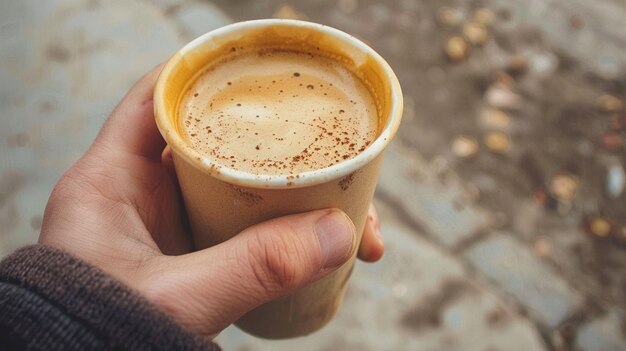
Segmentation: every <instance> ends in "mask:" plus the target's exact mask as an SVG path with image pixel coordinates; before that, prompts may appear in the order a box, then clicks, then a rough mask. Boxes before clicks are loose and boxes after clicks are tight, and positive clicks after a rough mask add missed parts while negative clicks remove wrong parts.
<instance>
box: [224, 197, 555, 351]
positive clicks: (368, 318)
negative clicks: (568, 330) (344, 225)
mask: <svg viewBox="0 0 626 351" xmlns="http://www.w3.org/2000/svg"><path fill="white" fill-rule="evenodd" d="M377 207H378V208H379V211H380V214H381V217H382V220H383V225H382V231H383V235H384V236H385V246H386V251H385V256H384V257H383V259H382V260H381V261H380V262H379V263H375V264H365V263H362V262H358V263H357V265H356V267H355V269H354V272H353V275H352V278H351V280H350V283H349V288H348V293H347V296H346V298H345V301H344V305H343V306H342V308H341V310H340V312H339V314H338V316H337V317H336V318H335V319H334V320H333V321H332V322H331V323H330V324H329V325H328V326H326V327H325V328H323V329H322V330H321V331H319V332H317V333H314V334H312V335H310V336H307V337H304V338H298V339H292V340H282V341H265V340H260V339H257V338H254V337H251V336H248V335H247V334H245V333H243V332H241V331H239V330H238V329H237V328H236V327H230V328H228V329H227V330H226V331H224V332H223V333H222V334H221V335H220V336H219V337H218V338H217V342H218V343H220V345H221V346H222V347H224V349H225V350H234V351H244V350H275V351H281V350H300V349H306V350H346V351H350V350H355V351H356V350H360V351H367V350H394V351H396V350H448V351H455V350H458V351H461V350H463V351H473V350H476V351H484V350H512V351H513V350H519V351H526V350H537V351H540V350H545V347H544V345H543V341H542V340H541V337H540V336H539V333H538V332H537V331H536V330H535V328H534V326H533V325H532V324H531V323H530V322H529V321H528V320H527V319H525V318H523V317H520V316H519V314H517V313H515V312H513V311H511V309H510V308H508V307H507V306H506V305H504V304H503V303H502V302H500V300H499V299H498V298H497V297H496V296H495V295H493V294H492V293H489V292H488V291H486V290H483V289H481V288H479V287H478V286H476V285H474V284H473V283H472V282H471V281H469V280H468V279H467V278H466V276H467V272H466V271H465V270H464V268H463V266H462V265H461V264H460V263H459V262H458V260H456V259H455V258H454V257H453V256H450V255H448V254H446V253H444V252H442V251H440V250H439V249H437V248H436V247H435V246H433V244H432V243H429V242H428V241H427V240H424V239H422V238H421V235H420V234H419V233H416V232H414V231H412V230H410V229H408V228H407V227H405V226H403V225H401V224H399V222H398V219H397V218H395V215H394V212H395V211H393V210H392V209H390V208H389V207H387V206H386V205H384V204H383V203H378V205H377Z"/></svg>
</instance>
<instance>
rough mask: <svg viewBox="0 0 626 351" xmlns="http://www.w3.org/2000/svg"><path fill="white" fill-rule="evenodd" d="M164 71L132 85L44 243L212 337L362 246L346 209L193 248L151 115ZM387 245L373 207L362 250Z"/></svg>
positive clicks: (68, 183)
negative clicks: (99, 270) (155, 92)
mask: <svg viewBox="0 0 626 351" xmlns="http://www.w3.org/2000/svg"><path fill="white" fill-rule="evenodd" d="M158 72H159V68H156V69H154V70H152V71H151V72H150V73H148V74H147V75H146V76H144V77H143V78H142V79H141V80H140V81H139V82H138V83H137V84H136V85H135V86H134V87H133V88H132V89H131V90H130V92H129V93H128V95H127V96H126V97H125V98H124V99H123V100H122V102H121V103H120V104H119V105H118V106H117V108H116V109H115V110H114V111H113V113H112V114H111V116H110V117H109V119H108V120H107V122H106V123H105V125H104V127H103V128H102V130H101V131H100V133H99V134H98V136H97V138H96V140H95V142H94V143H93V145H92V146H91V147H90V148H89V150H87V152H86V153H85V155H83V157H82V158H81V159H80V160H78V162H77V163H76V164H75V165H74V166H72V167H71V168H70V169H69V170H68V171H67V172H66V173H65V175H63V177H62V178H61V180H59V182H58V184H57V185H56V186H55V188H54V190H53V191H52V194H51V196H50V199H49V201H48V204H47V207H46V211H45V215H44V221H43V226H42V229H41V236H40V238H39V241H40V243H42V244H46V245H50V246H54V247H58V248H60V249H63V250H65V251H67V252H70V253H72V254H74V255H75V256H78V257H79V258H81V259H83V260H85V261H87V262H89V263H91V264H93V265H95V266H97V267H99V268H100V269H102V270H103V271H105V272H107V273H109V274H111V275H113V276H114V277H116V278H118V279H120V280H121V281H123V282H124V283H126V284H127V285H129V286H130V287H132V288H134V289H135V290H137V291H138V292H140V293H142V294H143V295H144V296H146V297H147V298H148V300H150V301H152V302H153V303H155V304H156V305H157V306H159V307H160V308H161V309H162V310H164V311H165V312H167V313H169V314H171V315H172V316H173V317H174V318H175V319H177V320H178V321H179V322H180V323H182V324H183V325H185V326H186V327H188V328H190V329H191V330H192V331H194V332H196V333H199V334H201V335H205V336H211V335H214V334H216V333H218V332H219V331H221V330H222V329H224V328H226V327H227V326H228V325H229V324H230V323H232V322H234V321H236V320H237V319H238V318H239V317H240V316H241V315H243V314H244V313H246V312H247V311H249V310H251V309H253V308H254V307H256V306H258V305H260V304H262V303H264V302H267V301H270V300H272V299H275V298H277V297H280V296H283V295H286V294H289V293H290V292H292V291H294V290H296V289H298V288H299V287H302V286H304V285H306V284H308V283H311V282H313V281H315V280H317V279H319V278H321V277H323V276H325V275H327V274H329V273H331V272H332V271H334V270H335V269H336V268H338V267H339V266H340V265H341V264H342V263H344V262H345V261H346V260H347V259H348V257H349V256H350V255H351V253H352V252H354V251H353V250H355V249H356V248H355V247H354V246H355V245H354V242H355V229H354V225H353V224H352V222H351V221H350V220H349V219H348V217H347V216H346V215H345V214H343V212H341V211H339V210H320V211H313V212H309V213H303V214H298V215H292V216H287V217H282V218H278V219H274V220H271V221H268V222H265V223H261V224H258V225H255V226H253V227H251V228H248V229H246V230H244V231H243V232H241V233H240V234H239V235H237V236H235V237H233V238H232V239H230V240H228V241H226V242H224V243H222V244H219V245H216V246H214V247H211V248H208V249H205V250H201V251H197V252H192V245H191V242H190V239H189V230H188V228H187V224H186V222H185V214H184V210H183V206H182V200H181V196H180V192H179V189H178V183H177V181H176V178H175V174H174V172H173V167H172V161H171V154H170V152H169V149H168V148H166V147H165V142H164V141H163V139H162V138H161V135H160V134H159V132H158V130H157V127H156V123H155V121H154V115H153V106H152V92H153V88H154V83H155V81H156V77H157V75H158ZM295 233H297V235H295ZM329 234H331V235H329ZM382 253H383V243H382V239H381V236H380V226H379V221H378V216H377V215H376V211H375V210H374V208H373V207H371V208H370V215H369V217H368V221H367V224H366V229H365V232H364V234H363V239H362V241H361V245H360V248H359V252H358V255H359V257H360V258H361V259H363V260H365V261H370V262H371V261H376V260H378V259H379V258H380V257H381V256H382ZM235 277H236V278H235Z"/></svg>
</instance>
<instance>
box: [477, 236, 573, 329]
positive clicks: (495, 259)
mask: <svg viewBox="0 0 626 351" xmlns="http://www.w3.org/2000/svg"><path fill="white" fill-rule="evenodd" d="M498 234H500V235H497V236H494V237H493V238H490V239H488V240H485V241H483V242H481V243H479V244H476V245H474V246H472V247H471V248H469V249H468V250H467V252H466V253H465V256H466V257H467V258H468V259H469V261H470V262H471V263H472V264H473V265H474V266H475V267H476V269H478V270H479V271H480V272H482V273H483V274H485V275H486V276H487V277H488V278H490V279H491V280H493V281H494V282H495V283H496V284H497V285H498V286H500V287H501V288H502V289H503V290H504V291H506V292H507V293H509V294H511V295H513V296H514V297H515V298H516V299H517V300H518V301H519V302H520V303H521V304H522V305H523V306H524V307H526V308H527V309H528V310H529V311H530V312H531V313H532V314H533V315H535V316H536V317H537V318H538V319H539V320H540V321H541V322H543V323H545V324H546V325H548V326H549V327H552V328H555V327H557V326H558V325H559V324H560V323H561V322H563V321H564V320H565V319H566V318H567V317H569V316H571V315H572V314H573V313H574V312H575V311H576V310H577V309H578V308H579V307H580V306H581V304H582V298H581V296H580V295H579V294H578V293H576V291H575V290H574V289H573V288H572V287H571V286H569V284H568V283H567V282H566V281H565V280H564V279H563V278H561V277H560V276H559V275H558V274H557V273H556V272H554V271H553V270H552V269H551V268H550V267H549V266H547V265H546V264H543V263H542V262H541V261H539V260H538V258H537V257H536V256H535V255H534V254H533V253H532V251H530V250H528V248H526V247H525V246H523V245H522V244H521V243H519V242H518V241H516V240H515V239H514V238H512V236H511V235H512V234H511V233H498Z"/></svg>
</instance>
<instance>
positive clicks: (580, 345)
mask: <svg viewBox="0 0 626 351" xmlns="http://www.w3.org/2000/svg"><path fill="white" fill-rule="evenodd" d="M444 6H448V7H444ZM442 7H443V8H442ZM480 8H487V9H488V10H487V11H484V10H479V9H480ZM477 10H478V11H477ZM477 14H478V15H477ZM272 16H278V17H299V18H308V19H310V20H313V21H316V22H321V23H325V24H328V25H331V26H334V27H337V28H339V29H343V30H345V31H347V32H349V33H352V34H354V35H356V36H358V37H360V38H362V39H363V40H365V41H366V42H368V43H370V44H371V45H372V46H373V47H374V48H375V49H376V50H377V51H379V52H380V53H381V54H382V55H383V56H384V57H385V58H386V59H387V60H388V61H389V63H390V64H391V65H392V67H393V68H394V69H395V71H396V73H397V74H398V76H399V78H400V81H401V84H402V86H403V91H404V94H405V101H406V108H405V114H404V120H403V124H402V127H401V130H400V132H399V135H398V137H397V140H396V141H395V142H394V143H393V144H392V146H391V147H390V148H389V150H388V151H387V154H386V159H385V164H384V166H383V171H382V174H381V179H380V182H379V186H378V189H377V193H376V204H377V207H378V208H379V211H380V214H381V218H382V221H383V234H384V236H385V242H386V252H385V257H384V258H383V259H382V260H381V261H380V262H379V263H376V264H364V263H358V264H357V265H356V267H355V270H354V273H353V276H352V278H351V281H350V285H349V289H348V293H347V297H346V300H345V303H344V305H343V307H342V309H341V310H340V312H339V315H338V316H337V318H335V319H334V320H333V321H332V322H331V323H330V324H329V325H328V326H326V327H325V328H324V329H322V330H321V331H319V332H317V333H314V334H312V335H310V336H307V337H305V338H298V339H293V340H284V341H267V340H262V339H257V338H254V337H251V336H248V335H246V334H245V333H243V332H241V331H239V330H238V329H236V328H235V327H231V328H228V329H227V330H225V331H224V332H223V333H222V334H221V335H220V336H218V338H217V341H218V342H219V343H220V344H221V345H222V346H223V347H224V349H226V350H238V351H244V350H293V349H303V350H337V349H342V350H477V351H488V350H489V351H495V350H554V351H557V350H559V351H560V350H581V351H617V350H626V314H625V306H626V275H625V274H624V272H625V271H626V255H625V249H626V240H625V239H626V234H625V233H626V230H625V228H626V216H625V215H624V212H623V211H624V210H623V209H624V208H626V196H625V195H624V192H623V188H624V185H623V172H624V171H623V166H624V160H626V153H625V150H624V126H625V125H626V122H623V121H624V120H623V119H622V118H626V115H624V106H623V105H624V101H626V56H625V55H624V54H623V53H624V51H625V50H626V32H624V31H623V30H622V29H621V28H622V24H623V23H624V21H625V20H626V3H624V2H623V1H621V0H599V1H594V2H587V1H583V0H534V1H530V2H528V1H516V0H509V1H505V0H485V1H470V0H463V1H461V0H458V1H444V2H442V1H435V0H424V1H410V0H390V1H371V0H339V1H329V0H315V1H306V2H305V1H300V2H299V1H287V2H285V1H275V0H258V1H243V0H237V1H233V0H216V1H212V2H209V1H199V0H198V1H190V0H137V1H132V2H131V1H121V0H110V1H102V0H100V1H98V0H48V1H46V2H42V1H38V0H22V1H0V111H2V112H1V114H0V118H1V122H2V124H3V127H2V128H1V129H0V145H1V146H0V226H1V227H2V228H3V230H2V232H1V233H0V256H4V255H7V254H9V253H10V252H12V251H13V250H15V249H16V248H18V247H20V246H22V245H25V244H28V243H34V242H35V241H36V239H37V235H38V232H39V229H40V226H41V221H42V213H43V209H44V207H45V202H46V199H47V197H48V195H49V193H50V191H51V189H52V187H53V186H54V184H55V182H56V181H57V180H58V178H59V177H60V176H61V174H62V173H63V172H64V170H65V169H67V168H68V167H69V166H70V165H71V164H72V163H73V162H74V161H75V160H76V159H77V158H78V157H79V156H80V155H81V154H82V152H84V150H86V148H87V147H88V146H89V144H90V142H91V141H92V140H93V138H94V136H95V135H96V133H97V131H98V130H99V128H100V127H101V125H102V123H103V122H104V120H105V118H106V116H107V115H108V113H109V112H110V111H111V110H112V109H113V107H114V106H115V105H116V103H117V101H118V100H119V99H120V98H121V97H122V96H123V95H124V93H125V92H126V91H127V89H128V88H129V87H130V86H131V85H132V83H133V82H134V81H136V80H137V79H138V78H139V77H140V76H141V75H142V74H143V73H144V72H146V71H147V70H149V69H150V68H151V67H153V66H154V65H156V64H157V63H159V62H162V61H164V60H166V59H167V58H168V57H169V56H170V55H172V54H173V53H174V52H175V51H176V50H177V49H178V48H180V47H181V46H182V45H184V44H185V43H186V42H188V41H189V40H191V39H193V38H195V37H197V36H198V35H200V34H203V33H205V32H207V31H210V30H211V29H214V28H218V27H220V26H222V25H225V24H227V23H230V22H232V21H238V20H244V19H251V18H267V17H272ZM468 22H471V23H472V24H475V22H481V24H482V25H484V27H485V28H487V29H486V30H483V29H481V28H483V27H481V28H478V29H476V28H467V27H468V25H467V23H468ZM455 36H458V37H459V38H462V37H465V39H460V40H461V41H462V43H466V44H467V43H468V42H470V44H471V45H466V46H463V45H462V47H461V49H463V50H461V51H458V50H456V51H455V50H451V49H450V50H451V51H450V50H449V51H448V52H447V54H446V51H445V48H446V45H450V41H449V39H450V38H451V37H455ZM456 48H457V49H458V47H456ZM620 103H621V105H620ZM620 106H621V107H620ZM622 122H623V123H622ZM620 170H621V172H620ZM620 174H621V175H620ZM620 179H621V181H620Z"/></svg>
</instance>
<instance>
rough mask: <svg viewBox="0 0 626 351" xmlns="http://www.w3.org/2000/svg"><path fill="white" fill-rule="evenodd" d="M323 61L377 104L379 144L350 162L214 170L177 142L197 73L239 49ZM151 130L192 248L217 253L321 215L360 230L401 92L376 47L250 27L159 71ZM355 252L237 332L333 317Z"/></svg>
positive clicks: (308, 327) (296, 24)
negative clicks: (165, 159) (174, 182)
mask: <svg viewBox="0 0 626 351" xmlns="http://www.w3.org/2000/svg"><path fill="white" fill-rule="evenodd" d="M242 48H246V49H247V50H250V49H251V48H253V49H258V50H263V49H275V50H288V51H294V52H301V53H317V54H319V53H323V54H324V55H325V56H327V57H331V58H333V59H335V60H336V62H337V64H338V65H345V66H346V67H347V68H349V69H350V70H351V71H352V72H353V73H354V74H355V75H356V76H357V77H359V78H360V79H361V80H362V81H363V82H365V83H366V85H367V87H368V89H369V91H370V92H371V93H372V94H373V95H374V96H375V101H376V105H377V106H376V109H377V117H378V127H377V131H376V137H375V138H374V139H373V141H372V142H371V143H369V144H368V146H367V147H366V148H364V149H363V150H361V151H360V152H359V153H358V154H356V155H355V156H354V157H352V158H349V159H346V160H344V161H341V162H338V163H336V164H333V165H331V166H328V167H323V168H319V169H312V170H308V171H305V172H301V173H297V174H258V173H251V172H246V171H242V170H238V169H236V168H232V167H229V166H227V165H225V164H222V163H219V162H216V161H215V159H212V158H210V157H208V156H206V155H205V154H203V153H201V152H200V151H199V150H197V149H196V148H194V147H193V145H192V144H191V143H189V141H188V140H187V139H186V138H185V137H184V131H183V130H182V128H181V124H180V118H181V116H180V113H179V105H180V102H181V99H182V97H183V96H184V94H185V92H186V91H187V90H188V88H189V84H190V82H193V81H194V80H195V79H197V77H198V74H199V72H202V71H203V69H204V68H205V67H206V66H207V65H210V64H212V63H213V62H216V61H219V60H223V59H224V58H225V57H228V56H229V55H236V54H237V50H241V49H242ZM154 109H155V118H156V122H157V125H158V128H159V130H160V132H161V134H162V135H163V137H164V138H165V140H166V142H167V144H168V145H169V146H170V147H171V149H172V157H173V160H174V165H175V169H176V175H177V177H178V181H179V183H180V188H181V192H182V195H183V199H184V202H185V208H186V211H187V215H188V219H189V222H190V225H191V230H192V237H193V241H194V244H195V247H196V249H203V248H207V247H211V246H213V245H217V244H219V243H221V242H223V241H226V240H228V239H229V238H231V237H233V236H234V235H237V233H239V232H241V231H242V230H244V229H246V228H248V227H250V226H252V225H254V224H257V223H260V222H263V221H266V220H269V219H272V218H276V217H280V216H285V215H290V214H296V213H302V212H306V211H311V210H318V209H324V208H338V209H341V210H342V211H344V212H345V213H346V214H347V215H348V217H350V219H351V220H352V222H353V223H354V225H355V227H356V230H357V233H359V238H358V241H360V235H361V233H362V232H363V229H364V226H365V221H366V219H367V213H368V207H369V204H370V202H371V201H372V197H373V194H374V190H375V187H376V182H377V179H378V175H379V171H380V166H381V162H382V158H383V151H384V149H385V148H386V146H387V145H388V144H389V143H390V142H391V140H392V138H393V136H394V135H395V133H396V131H397V129H398V127H399V125H400V120H401V117H402V92H401V89H400V84H399V82H398V80H397V78H396V76H395V74H394V73H393V71H392V69H391V68H390V67H389V65H388V64H387V63H386V62H385V60H384V59H383V58H382V57H381V56H380V55H379V54H377V53H376V52H375V51H374V50H373V49H371V48H370V47H369V46H367V45H366V44H364V43H363V42H361V41H359V40H358V39H356V38H354V37H353V36H350V35H348V34H346V33H344V32H341V31H339V30H337V29H334V28H331V27H328V26H325V25H320V24H315V23H310V22H304V21H297V20H278V19H267V20H254V21H247V22H240V23H235V24H231V25H228V26H225V27H222V28H219V29H217V30H214V31H212V32H209V33H207V34H205V35H203V36H201V37H199V38H197V39H195V40H193V41H192V42H190V43H189V44H187V45H186V46H185V47H183V48H182V49H181V50H180V51H179V52H177V53H176V54H175V55H174V56H173V57H172V58H171V59H170V60H169V61H168V62H167V63H166V64H165V66H164V68H163V70H162V72H161V74H160V76H159V79H158V82H157V85H156V88H155V92H154ZM355 256H356V252H355V253H354V255H353V256H352V257H351V258H350V259H349V260H348V262H346V263H345V264H344V265H343V266H341V267H340V268H339V269H337V270H336V271H335V272H333V273H331V274H330V275H328V276H326V277H324V278H322V279H320V280H318V281H316V282H314V283H312V284H310V285H308V286H306V287H304V288H302V289H300V290H299V291H297V292H295V293H293V294H291V295H289V296H285V297H283V298H280V299H277V300H274V301H272V302H269V303H266V304H264V305H262V306H259V307H257V308H256V309H254V310H252V311H250V312H249V313H247V314H245V315H244V316H242V317H241V318H240V319H239V320H238V321H237V322H236V325H237V326H238V327H239V328H241V329H243V330H244V331H246V332H248V333H250V334H253V335H256V336H259V337H264V338H270V339H280V338H290V337H297V336H303V335H306V334H309V333H311V332H314V331H316V330H318V329H319V328H321V327H323V326H324V325H325V324H327V323H328V322H329V321H330V320H331V319H332V317H333V316H334V315H335V314H336V312H337V311H338V309H339V307H340V305H341V301H342V299H343V296H344V294H345V291H346V287H347V281H348V278H349V276H350V273H351V271H352V268H353V265H354V261H355Z"/></svg>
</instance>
